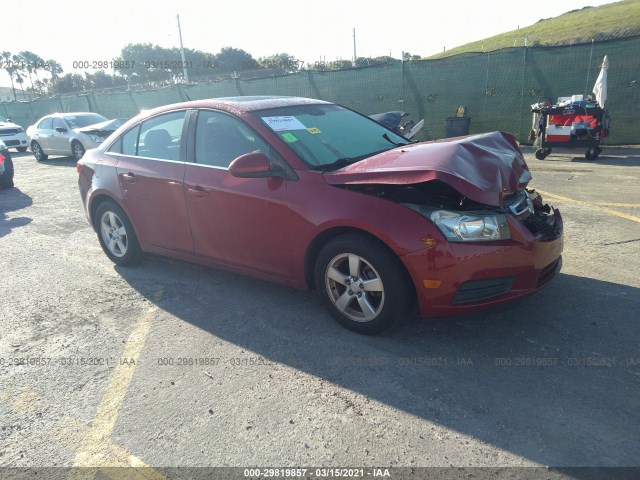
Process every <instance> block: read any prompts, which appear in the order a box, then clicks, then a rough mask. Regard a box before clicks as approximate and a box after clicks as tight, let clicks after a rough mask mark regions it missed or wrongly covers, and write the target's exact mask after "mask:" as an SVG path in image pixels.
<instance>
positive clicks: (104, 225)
mask: <svg viewBox="0 0 640 480" xmlns="http://www.w3.org/2000/svg"><path fill="white" fill-rule="evenodd" d="M94 222H95V229H96V232H97V233H98V240H100V245H101V246H102V250H104V253H106V255H107V257H109V258H110V259H111V261H112V262H113V263H115V264H116V265H121V266H125V265H133V264H135V263H137V262H139V261H140V259H141V258H142V250H141V249H140V244H139V243H138V237H137V236H136V232H135V231H134V230H133V225H131V222H130V221H129V218H128V217H127V214H126V213H124V210H122V208H120V206H119V205H118V204H116V203H115V202H114V201H113V200H105V201H103V202H102V203H101V204H100V205H99V206H98V209H97V210H96V215H95V218H94Z"/></svg>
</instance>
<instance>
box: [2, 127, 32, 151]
mask: <svg viewBox="0 0 640 480" xmlns="http://www.w3.org/2000/svg"><path fill="white" fill-rule="evenodd" d="M0 140H2V141H3V142H4V144H5V145H6V146H7V148H26V147H27V135H26V133H25V132H16V129H15V128H1V129H0Z"/></svg>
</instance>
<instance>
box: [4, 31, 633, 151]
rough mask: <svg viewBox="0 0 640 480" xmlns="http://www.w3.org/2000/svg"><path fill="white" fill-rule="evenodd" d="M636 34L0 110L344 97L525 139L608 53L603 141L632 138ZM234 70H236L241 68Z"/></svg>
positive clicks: (587, 80) (429, 121) (584, 86)
mask: <svg viewBox="0 0 640 480" xmlns="http://www.w3.org/2000/svg"><path fill="white" fill-rule="evenodd" d="M639 51H640V37H632V38H626V39H620V40H610V41H604V42H595V43H588V44H579V45H572V46H561V47H528V48H526V47H517V48H509V49H503V50H498V51H494V52H488V53H473V54H463V55H458V56H454V57H449V58H444V59H439V60H420V61H410V62H400V61H397V62H393V63H388V64H384V65H378V66H372V67H365V68H358V69H349V70H339V71H313V70H302V71H299V72H297V73H294V74H289V75H281V76H273V77H270V78H259V79H251V78H246V77H247V75H244V76H242V75H240V77H241V78H228V79H225V80H212V81H211V82H206V81H205V82H199V83H197V84H194V85H188V86H186V85H174V86H171V87H166V88H158V89H153V90H150V89H142V90H136V89H132V90H131V91H125V92H123V91H113V92H90V93H82V94H76V95H62V96H58V97H54V98H41V99H37V100H33V101H30V102H10V103H2V104H0V115H2V116H9V117H11V118H12V119H13V120H14V121H15V122H16V123H18V124H20V125H23V126H25V127H26V126H28V125H30V124H32V123H33V122H34V121H35V120H36V119H37V118H39V117H41V116H42V115H45V114H48V113H52V112H59V111H66V112H70V111H94V112H98V113H101V114H102V115H104V116H106V117H108V118H120V117H131V116H133V115H135V114H137V113H138V112H139V111H140V110H142V109H148V108H152V107H156V106H160V105H165V104H168V103H173V102H179V101H183V100H187V99H191V100H195V99H202V98H213V97H224V96H235V95H297V96H305V97H313V98H319V99H323V100H328V101H332V102H336V103H340V104H343V105H345V106H348V107H350V108H353V109H355V110H358V111H360V112H362V113H365V114H373V113H380V112H385V111H390V110H403V111H405V112H407V113H409V114H410V115H411V117H412V118H413V119H414V120H416V121H417V120H419V119H421V118H424V119H425V127H424V129H423V131H422V132H421V133H420V135H419V138H420V139H424V140H430V139H436V138H442V137H444V129H445V118H447V117H451V116H454V115H455V112H456V110H457V108H458V107H459V106H464V107H465V108H466V112H467V115H468V116H469V117H471V133H479V132H486V131H492V130H503V131H506V132H510V133H513V134H515V135H516V136H517V138H518V139H519V140H520V141H521V142H522V143H526V142H527V137H528V133H529V130H530V129H531V113H530V109H531V105H532V104H534V103H537V102H538V101H541V100H544V99H547V98H549V99H551V100H552V101H553V102H555V100H556V99H557V98H558V97H560V96H571V95H575V94H583V95H586V94H591V89H592V88H593V84H594V83H595V80H596V78H597V76H598V73H599V71H600V64H601V63H602V59H603V57H604V56H605V55H608V56H609V70H608V100H607V108H608V111H609V113H610V115H611V118H612V122H611V136H610V138H609V139H608V143H610V144H638V143H640V57H638V55H637V52H639ZM240 73H241V74H242V72H240Z"/></svg>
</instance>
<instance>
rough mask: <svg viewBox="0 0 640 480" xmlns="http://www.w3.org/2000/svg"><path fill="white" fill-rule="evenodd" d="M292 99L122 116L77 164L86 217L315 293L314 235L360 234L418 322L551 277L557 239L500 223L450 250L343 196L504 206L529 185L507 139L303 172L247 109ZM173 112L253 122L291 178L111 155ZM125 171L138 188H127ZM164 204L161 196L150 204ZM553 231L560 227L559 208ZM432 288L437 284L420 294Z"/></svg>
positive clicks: (387, 205)
mask: <svg viewBox="0 0 640 480" xmlns="http://www.w3.org/2000/svg"><path fill="white" fill-rule="evenodd" d="M304 102H306V103H314V104H321V103H327V102H322V101H316V100H305V99H296V98H275V99H269V100H264V99H262V100H256V101H255V102H252V101H251V100H247V99H243V100H242V101H240V100H238V101H235V100H224V99H218V100H203V101H195V102H187V103H182V104H174V105H171V106H167V107H160V108H158V109H154V110H152V111H150V112H146V113H145V114H141V115H139V116H138V117H136V118H134V119H132V120H130V121H129V122H127V123H126V124H125V125H123V126H122V127H120V128H119V129H118V130H117V131H116V132H115V133H114V134H113V135H112V136H111V137H110V138H109V139H108V140H107V141H105V142H104V143H103V144H102V145H101V146H100V147H98V148H97V149H94V150H90V151H88V152H87V153H86V154H85V157H84V158H83V159H82V160H81V161H80V162H79V173H80V178H79V186H80V192H81V197H82V200H83V203H84V206H85V212H86V215H87V217H88V218H89V220H90V221H91V223H92V225H95V223H94V218H93V216H94V212H95V203H94V202H95V201H96V199H99V198H102V196H104V195H106V196H109V197H111V198H113V199H114V200H115V201H116V202H117V203H118V204H120V206H121V207H122V208H123V209H124V210H125V212H126V213H127V215H128V216H129V218H130V220H131V222H132V224H133V226H134V229H135V231H136V234H137V236H138V239H139V241H140V244H141V247H142V249H143V250H144V251H147V252H151V253H158V254H162V255H167V256H172V257H175V258H179V259H182V260H187V261H191V262H196V263H201V264H205V265H210V266H214V267H218V268H224V269H227V270H230V271H235V272H240V273H244V274H249V275H251V276H254V277H258V278H263V279H268V280H271V281H276V282H279V283H283V284H286V285H290V286H293V287H297V288H303V289H307V288H311V287H312V286H313V285H312V284H311V282H310V279H311V278H313V275H310V271H309V269H310V268H313V255H312V254H313V252H314V248H315V247H317V244H316V243H315V242H316V240H317V239H319V238H325V236H326V237H327V238H330V237H331V236H332V235H333V234H334V233H337V232H344V231H346V230H351V231H353V230H357V231H360V232H363V233H365V234H367V235H370V236H371V237H375V238H377V239H378V240H379V241H380V242H382V243H384V244H385V245H386V246H387V247H388V248H389V249H390V250H391V251H393V252H394V253H395V254H396V255H397V257H398V258H399V259H400V261H401V262H402V264H403V265H404V266H405V268H406V270H407V273H408V275H409V277H410V278H411V279H412V280H413V284H414V289H415V292H416V297H417V301H418V305H419V312H420V314H421V315H422V316H434V315H449V314H456V313H464V312H470V311H474V310H478V309H481V308H485V307H487V306H491V305H496V304H499V303H504V302H507V301H510V300H513V299H514V298H518V297H521V296H524V295H528V294H531V293H533V292H535V291H537V290H539V289H540V288H542V287H543V286H544V285H545V284H546V283H547V282H548V281H549V280H550V279H551V278H552V277H553V276H554V275H555V274H556V273H557V271H558V270H559V265H560V263H561V261H560V254H561V252H562V246H563V245H562V235H561V234H560V235H558V237H557V238H555V239H553V240H550V241H540V240H539V239H537V238H536V235H534V234H533V233H532V232H531V231H530V230H529V229H527V228H526V227H525V226H524V224H523V223H522V222H521V221H520V219H519V218H518V217H515V216H513V215H508V222H509V228H510V231H511V239H510V240H505V241H500V242H479V243H456V242H449V241H447V239H446V238H445V237H444V236H443V234H442V233H441V232H440V230H439V229H438V228H437V227H436V226H435V225H434V224H433V223H432V222H431V221H429V220H427V219H426V218H424V217H423V216H422V215H420V214H418V213H416V212H415V211H414V210H411V209H409V208H407V207H406V206H404V205H402V204H401V203H398V202H395V201H392V200H389V199H386V198H380V197H378V196H375V195H371V194H368V193H364V192H361V191H355V190H352V189H348V188H345V185H357V184H372V185H374V184H400V185H404V184H417V183H423V182H430V181H433V180H440V181H443V182H445V183H448V184H449V185H450V186H452V187H453V188H455V189H456V190H458V191H459V192H460V193H461V194H462V195H465V196H467V197H469V198H470V199H472V200H475V201H476V202H481V203H484V204H486V205H493V206H501V205H502V204H503V198H504V196H505V195H507V194H509V193H513V192H515V191H519V190H522V189H523V188H525V186H526V183H527V182H528V181H529V179H530V174H529V172H528V169H527V166H526V164H525V162H524V159H523V158H522V154H521V152H520V151H519V149H518V148H517V145H516V144H515V142H514V140H513V138H512V137H510V136H508V135H506V134H503V133H500V132H494V133H491V134H484V135H478V136H470V137H463V138H457V139H448V140H445V141H438V142H427V143H424V144H416V145H408V146H404V147H398V148H395V149H393V150H390V151H387V152H384V153H381V154H378V155H375V156H373V157H370V158H368V159H365V160H362V161H360V162H358V163H355V164H353V165H350V166H348V167H345V168H343V169H341V170H339V171H337V172H331V173H324V174H323V173H320V172H318V171H311V170H309V169H308V167H307V166H306V165H305V164H304V162H303V161H302V160H301V159H300V158H298V157H297V155H295V153H294V152H293V151H292V150H290V149H289V148H288V147H287V146H286V145H285V143H284V142H283V141H282V140H281V139H280V138H279V137H278V136H277V135H276V134H275V133H274V132H273V131H272V130H271V129H269V128H268V127H266V126H265V125H264V124H263V123H262V122H261V121H260V120H258V119H257V118H256V116H254V115H253V114H251V111H252V110H254V109H265V108H274V107H280V106H287V105H299V104H302V103H304ZM180 109H215V110H219V111H223V112H227V113H229V114H232V115H235V116H236V117H238V118H240V119H241V120H243V121H245V122H246V123H247V124H248V125H250V126H251V127H252V128H253V129H254V130H255V131H256V132H257V133H259V134H260V136H262V138H263V139H264V140H265V141H266V142H267V143H269V144H270V145H271V146H272V148H273V149H274V150H275V151H277V152H278V154H279V155H280V156H281V157H282V158H283V159H284V161H285V162H286V163H287V164H288V165H289V166H290V167H291V169H292V171H295V173H296V175H297V177H298V178H297V179H296V180H291V179H284V178H238V177H234V176H233V175H231V174H230V173H229V171H228V170H227V169H224V168H216V167H209V166H202V165H198V164H193V163H189V162H172V161H157V160H152V159H143V158H140V157H127V156H124V155H118V154H114V153H109V152H107V150H108V149H109V147H110V146H111V145H112V144H113V142H114V141H115V140H114V139H116V138H118V137H119V136H120V135H121V134H122V133H124V132H125V131H127V130H128V129H129V128H131V127H132V126H134V125H136V124H138V123H140V121H142V120H144V119H146V118H149V117H150V116H153V115H156V114H159V113H163V112H169V111H173V110H180ZM130 174H133V176H134V179H135V181H134V182H133V183H132V182H131V180H132V179H131V175H130ZM158 198H160V199H161V200H158ZM555 218H556V219H557V228H558V229H559V231H560V232H561V230H562V220H561V217H560V214H559V213H558V212H556V214H555ZM495 278H508V279H510V280H509V281H510V282H512V287H511V288H510V289H509V291H508V292H506V293H504V294H502V295H499V296H496V297H493V298H489V299H487V300H481V301H477V302H473V303H466V304H455V303H454V297H455V295H456V292H457V291H458V289H459V288H460V286H461V285H462V284H464V283H465V282H467V281H476V280H483V279H495ZM425 280H437V281H438V282H440V286H439V287H438V288H431V287H430V288H426V287H425V284H424V282H425Z"/></svg>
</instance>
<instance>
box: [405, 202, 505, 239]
mask: <svg viewBox="0 0 640 480" xmlns="http://www.w3.org/2000/svg"><path fill="white" fill-rule="evenodd" d="M405 205H406V206H407V207H409V208H410V209H412V210H415V211H416V212H418V213H419V214H420V215H422V216H424V217H425V218H428V219H429V220H431V221H432V222H433V223H434V224H435V226H436V227H438V230H440V231H441V232H442V234H443V235H444V236H445V237H446V238H447V240H449V241H450V242H490V241H496V240H509V239H510V238H511V232H510V231H509V225H508V224H507V219H506V217H505V216H504V215H503V214H501V213H482V212H454V211H450V210H433V209H430V208H427V207H424V206H422V205H413V204H405Z"/></svg>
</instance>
